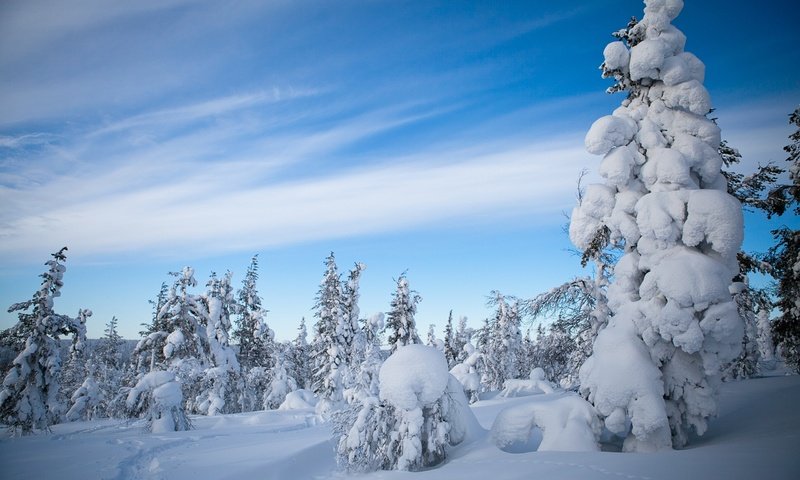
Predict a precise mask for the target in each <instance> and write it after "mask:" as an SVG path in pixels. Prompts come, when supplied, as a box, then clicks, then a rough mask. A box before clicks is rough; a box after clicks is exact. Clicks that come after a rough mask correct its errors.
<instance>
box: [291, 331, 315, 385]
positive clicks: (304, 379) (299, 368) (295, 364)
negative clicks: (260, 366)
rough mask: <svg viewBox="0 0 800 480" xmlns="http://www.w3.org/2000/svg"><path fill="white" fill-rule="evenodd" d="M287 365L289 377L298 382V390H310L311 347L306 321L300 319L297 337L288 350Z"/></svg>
mask: <svg viewBox="0 0 800 480" xmlns="http://www.w3.org/2000/svg"><path fill="white" fill-rule="evenodd" d="M286 363H287V366H288V369H289V375H291V377H292V378H294V379H295V382H297V388H303V389H305V388H308V387H309V386H310V383H311V381H310V376H311V373H310V367H309V346H308V332H307V330H306V319H305V317H302V318H301V319H300V325H299V326H298V327H297V336H296V337H295V338H294V340H292V342H291V344H289V346H288V348H287V349H286Z"/></svg>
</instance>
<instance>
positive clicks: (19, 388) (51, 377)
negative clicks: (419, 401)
mask: <svg viewBox="0 0 800 480" xmlns="http://www.w3.org/2000/svg"><path fill="white" fill-rule="evenodd" d="M66 251H67V247H64V248H62V249H61V250H59V251H58V252H56V253H54V254H52V257H53V258H52V259H51V260H49V261H48V262H47V263H45V265H47V267H48V269H47V271H46V272H44V273H43V274H42V275H41V277H42V284H41V287H40V288H39V290H37V291H36V292H35V293H34V294H33V297H32V298H31V299H30V300H27V301H25V302H21V303H15V304H14V305H11V306H10V307H9V309H8V312H9V313H12V312H18V313H17V317H18V319H19V320H18V322H17V324H16V325H14V326H13V327H11V330H12V331H13V333H9V335H13V336H16V337H18V338H25V343H24V348H23V350H22V351H21V352H19V354H18V355H17V356H16V358H14V361H13V363H12V366H11V368H10V369H9V371H8V372H7V373H6V376H5V378H4V379H3V386H2V389H0V421H2V422H3V423H4V424H6V425H8V426H9V427H10V428H11V429H12V430H13V431H15V432H20V433H22V434H29V433H32V432H33V431H34V430H35V429H48V428H49V427H50V425H53V424H54V423H56V422H58V420H59V418H60V416H61V415H62V413H63V411H64V405H63V403H62V402H61V400H60V398H59V383H58V378H59V370H60V368H61V357H60V354H59V337H60V336H61V335H72V338H73V343H72V345H73V350H78V349H81V348H82V346H83V343H84V342H85V340H86V318H87V317H88V316H89V315H91V311H89V310H81V311H80V313H79V315H78V317H77V318H71V317H69V316H67V315H62V314H59V313H56V312H55V311H54V310H53V306H54V299H55V298H57V297H59V296H60V295H61V287H63V285H64V283H63V277H64V272H65V271H66V267H65V266H64V262H65V261H66V259H67V257H66V254H65V252H66Z"/></svg>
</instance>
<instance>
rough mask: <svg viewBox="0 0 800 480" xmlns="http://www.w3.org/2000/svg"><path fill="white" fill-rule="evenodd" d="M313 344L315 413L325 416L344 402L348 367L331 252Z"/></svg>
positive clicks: (318, 302) (319, 297)
mask: <svg viewBox="0 0 800 480" xmlns="http://www.w3.org/2000/svg"><path fill="white" fill-rule="evenodd" d="M314 316H315V317H317V323H316V324H315V326H314V330H315V332H314V334H315V335H314V343H313V345H312V354H311V360H312V362H313V370H312V388H313V390H314V393H316V394H317V395H318V396H319V398H320V401H319V403H317V411H318V412H319V413H320V414H322V415H325V416H327V415H328V414H329V413H330V412H331V411H332V410H334V409H336V408H338V407H339V406H340V404H341V402H342V401H343V400H344V397H343V392H344V378H343V376H342V374H343V369H344V368H345V366H346V363H347V344H346V342H345V337H344V335H342V329H343V325H344V324H345V322H344V317H343V312H342V285H341V282H340V280H339V273H338V270H337V267H336V259H335V258H334V255H333V252H331V254H330V256H328V258H327V259H326V260H325V275H324V276H323V277H322V282H321V283H320V289H319V292H318V293H317V298H316V304H315V305H314Z"/></svg>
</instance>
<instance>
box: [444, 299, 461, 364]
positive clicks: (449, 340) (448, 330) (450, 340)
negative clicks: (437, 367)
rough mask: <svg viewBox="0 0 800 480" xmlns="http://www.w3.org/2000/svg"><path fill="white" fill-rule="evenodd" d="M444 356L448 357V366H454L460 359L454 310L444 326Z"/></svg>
mask: <svg viewBox="0 0 800 480" xmlns="http://www.w3.org/2000/svg"><path fill="white" fill-rule="evenodd" d="M444 358H445V359H447V368H453V366H455V364H456V360H457V359H458V345H457V342H456V334H455V332H454V331H453V311H452V310H450V314H449V315H448V316H447V324H446V325H445V327H444Z"/></svg>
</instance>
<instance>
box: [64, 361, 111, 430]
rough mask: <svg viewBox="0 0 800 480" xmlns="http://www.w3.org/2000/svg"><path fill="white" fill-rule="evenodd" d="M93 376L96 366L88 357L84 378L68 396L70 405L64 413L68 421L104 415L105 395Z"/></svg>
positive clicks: (95, 372) (95, 374) (94, 375)
mask: <svg viewBox="0 0 800 480" xmlns="http://www.w3.org/2000/svg"><path fill="white" fill-rule="evenodd" d="M95 377H97V366H96V365H95V363H94V360H93V359H92V358H90V359H89V360H88V362H87V364H86V378H85V379H84V380H83V382H82V383H81V385H80V386H79V387H78V388H76V389H75V391H74V392H73V394H72V396H71V397H70V402H71V405H72V406H71V407H70V409H69V410H68V411H67V414H66V418H67V420H69V421H70V422H74V421H76V420H92V419H94V418H98V417H103V416H105V410H106V409H105V407H104V405H105V404H106V395H105V393H104V392H103V390H102V388H101V387H100V385H98V383H97V381H96V380H95Z"/></svg>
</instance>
